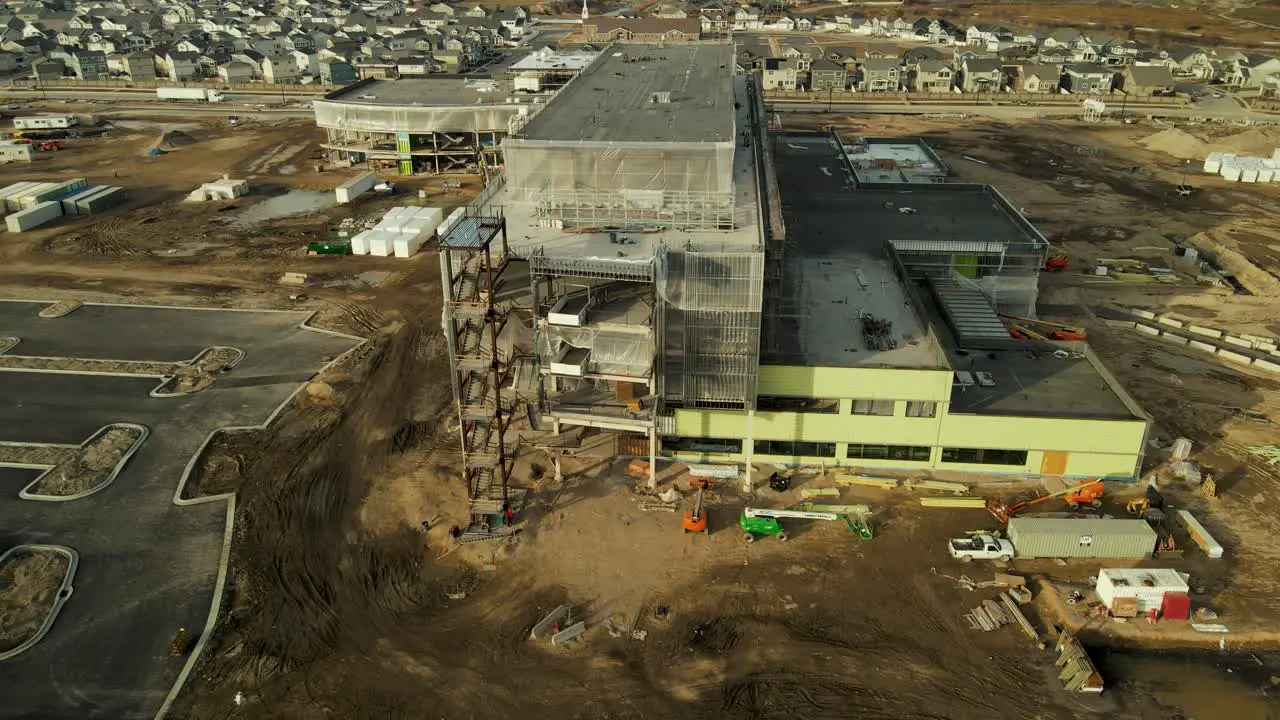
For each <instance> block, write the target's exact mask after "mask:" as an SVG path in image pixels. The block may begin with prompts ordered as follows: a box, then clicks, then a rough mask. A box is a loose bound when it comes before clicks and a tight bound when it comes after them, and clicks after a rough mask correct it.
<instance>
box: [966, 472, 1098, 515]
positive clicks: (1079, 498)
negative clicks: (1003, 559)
mask: <svg viewBox="0 0 1280 720" xmlns="http://www.w3.org/2000/svg"><path fill="white" fill-rule="evenodd" d="M1102 493H1103V486H1102V481H1101V480H1098V479H1097V478H1094V479H1093V480H1089V481H1087V482H1083V483H1080V484H1079V485H1075V486H1072V487H1069V488H1067V489H1065V490H1059V491H1058V492H1056V493H1050V494H1048V495H1043V496H1041V497H1038V498H1033V499H1031V500H1023V501H1021V502H1017V503H1014V504H1013V505H1010V504H1009V502H1008V501H1007V500H1005V499H1004V498H991V499H990V500H988V501H987V511H988V512H990V513H991V514H992V515H994V516H995V517H996V519H997V520H999V521H1000V522H1002V523H1007V522H1009V518H1011V517H1013V516H1014V515H1015V514H1017V513H1019V512H1021V511H1023V510H1026V509H1027V508H1029V507H1031V506H1033V505H1039V504H1040V503H1043V502H1048V501H1050V500H1053V499H1055V498H1062V499H1063V500H1064V501H1066V503H1067V505H1068V506H1069V507H1070V508H1071V509H1072V510H1075V509H1076V508H1078V507H1080V506H1081V505H1088V506H1089V507H1091V508H1093V509H1095V510H1096V509H1098V508H1100V507H1102Z"/></svg>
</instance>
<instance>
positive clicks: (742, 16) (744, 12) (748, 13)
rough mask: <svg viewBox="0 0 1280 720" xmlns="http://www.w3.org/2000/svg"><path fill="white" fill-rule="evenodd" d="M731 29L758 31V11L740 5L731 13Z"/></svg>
mask: <svg viewBox="0 0 1280 720" xmlns="http://www.w3.org/2000/svg"><path fill="white" fill-rule="evenodd" d="M733 29H734V30H738V31H742V30H759V29H760V11H759V10H757V9H755V8H753V7H748V6H746V5H742V6H740V7H738V9H737V10H735V11H734V12H733Z"/></svg>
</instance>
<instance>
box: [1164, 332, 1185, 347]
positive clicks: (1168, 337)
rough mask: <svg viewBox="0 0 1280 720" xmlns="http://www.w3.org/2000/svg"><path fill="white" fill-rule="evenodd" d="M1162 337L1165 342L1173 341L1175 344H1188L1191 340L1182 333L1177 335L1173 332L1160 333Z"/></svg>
mask: <svg viewBox="0 0 1280 720" xmlns="http://www.w3.org/2000/svg"><path fill="white" fill-rule="evenodd" d="M1160 339H1161V340H1164V341H1165V342H1171V343H1173V344H1174V345H1186V344H1187V343H1188V342H1190V341H1189V340H1187V339H1186V338H1185V337H1183V336H1181V335H1175V334H1173V333H1160Z"/></svg>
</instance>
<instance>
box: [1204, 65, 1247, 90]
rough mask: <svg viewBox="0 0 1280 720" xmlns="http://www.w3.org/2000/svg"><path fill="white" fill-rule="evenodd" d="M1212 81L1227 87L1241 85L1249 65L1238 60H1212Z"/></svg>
mask: <svg viewBox="0 0 1280 720" xmlns="http://www.w3.org/2000/svg"><path fill="white" fill-rule="evenodd" d="M1212 63H1213V83H1214V84H1215V85H1223V86H1226V87H1229V88H1238V87H1243V86H1244V82H1245V79H1246V78H1247V77H1248V76H1249V66H1248V65H1246V64H1245V63H1243V62H1241V61H1239V60H1213V61H1212Z"/></svg>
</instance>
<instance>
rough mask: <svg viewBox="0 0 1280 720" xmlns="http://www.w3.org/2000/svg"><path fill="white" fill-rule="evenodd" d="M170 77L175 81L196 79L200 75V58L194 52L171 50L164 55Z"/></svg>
mask: <svg viewBox="0 0 1280 720" xmlns="http://www.w3.org/2000/svg"><path fill="white" fill-rule="evenodd" d="M164 64H165V66H166V67H167V68H168V71H169V79H170V80H173V81H174V82H183V81H186V80H194V79H196V78H197V77H199V75H200V73H199V67H200V58H199V57H198V56H197V55H196V54H195V53H192V52H171V53H168V54H167V55H165V56H164Z"/></svg>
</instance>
